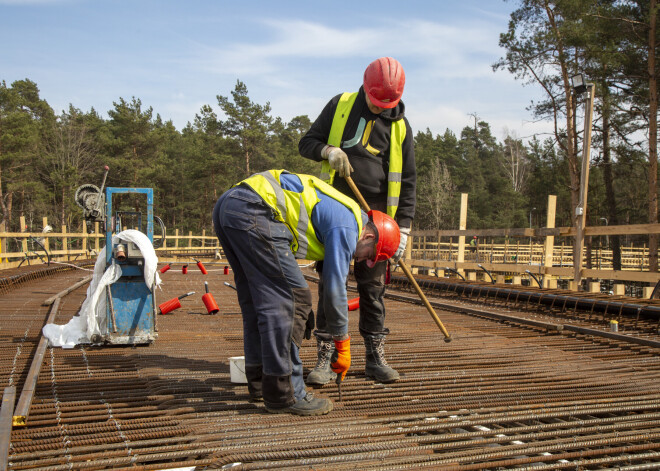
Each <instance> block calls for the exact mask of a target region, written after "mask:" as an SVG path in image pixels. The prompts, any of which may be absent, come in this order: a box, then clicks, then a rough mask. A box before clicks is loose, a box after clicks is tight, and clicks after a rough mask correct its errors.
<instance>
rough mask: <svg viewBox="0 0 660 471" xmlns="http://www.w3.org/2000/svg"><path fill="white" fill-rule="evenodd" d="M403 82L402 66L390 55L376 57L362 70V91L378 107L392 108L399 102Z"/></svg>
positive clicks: (404, 75)
mask: <svg viewBox="0 0 660 471" xmlns="http://www.w3.org/2000/svg"><path fill="white" fill-rule="evenodd" d="M405 84H406V74H405V73H404V72H403V67H401V64H400V63H399V61H398V60H396V59H392V58H391V57H381V58H380V59H376V60H375V61H373V62H372V63H371V64H369V65H368V66H367V70H365V71H364V91H365V93H366V94H367V96H368V97H369V100H371V103H373V104H374V105H376V106H378V107H379V108H394V107H395V106H396V105H397V104H399V100H400V99H401V95H403V86H404V85H405Z"/></svg>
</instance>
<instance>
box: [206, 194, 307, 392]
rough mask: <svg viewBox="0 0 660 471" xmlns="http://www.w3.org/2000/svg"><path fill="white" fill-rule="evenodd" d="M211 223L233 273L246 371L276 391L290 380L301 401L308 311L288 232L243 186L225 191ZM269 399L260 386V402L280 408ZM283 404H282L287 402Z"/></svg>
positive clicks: (266, 206) (304, 286) (258, 199)
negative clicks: (254, 370) (257, 370)
mask: <svg viewBox="0 0 660 471" xmlns="http://www.w3.org/2000/svg"><path fill="white" fill-rule="evenodd" d="M213 224H214V227H215V231H216V235H217V236H218V239H219V240H220V243H221V244H222V248H223V250H224V253H225V256H226V257H227V260H228V261H229V264H230V265H231V268H232V270H233V272H234V281H235V283H236V289H237V292H238V301H239V304H240V307H241V313H242V315H243V349H244V352H245V364H246V367H258V366H261V368H262V371H263V374H264V377H266V376H269V377H276V378H279V383H278V384H279V385H280V386H281V385H282V382H283V381H284V382H285V383H286V382H288V381H287V380H286V379H285V378H284V377H286V376H290V378H291V380H290V381H291V386H292V392H293V396H294V397H295V400H296V401H297V400H300V399H302V398H304V397H305V396H306V390H305V383H304V381H303V368H302V362H301V361H300V357H299V354H298V349H299V347H300V345H301V342H302V338H303V334H304V331H305V323H306V321H307V317H308V316H309V315H310V314H311V311H312V309H311V292H310V291H309V287H308V285H307V282H306V281H305V278H304V276H303V274H302V272H301V271H300V268H298V263H297V262H296V260H295V257H294V255H293V253H292V252H291V248H290V243H291V240H292V237H293V236H292V234H291V232H290V231H289V229H288V228H287V227H286V226H285V225H284V224H283V223H281V222H279V221H276V220H275V219H274V218H273V211H272V209H271V208H270V207H269V206H268V205H267V204H266V203H265V202H264V201H263V199H262V198H261V197H260V196H259V195H258V194H256V193H255V192H254V191H253V190H252V189H250V188H249V187H246V186H236V187H234V188H231V189H230V190H228V191H227V192H225V193H224V194H223V195H222V196H221V197H220V199H219V200H218V202H217V203H216V206H215V209H214V211H213ZM311 315H313V314H311ZM280 386H277V387H278V388H280ZM280 389H281V388H280ZM280 392H282V391H280ZM269 394H271V392H269V390H268V388H267V387H266V383H264V391H263V397H264V400H265V401H266V403H267V404H268V403H270V404H272V405H283V404H282V400H283V399H282V397H281V395H280V397H279V398H278V397H268V395H269ZM283 394H284V395H286V394H288V393H283ZM271 395H272V394H271ZM289 399H291V400H286V402H287V404H288V405H290V404H291V403H292V398H289Z"/></svg>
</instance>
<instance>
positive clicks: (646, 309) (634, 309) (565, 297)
mask: <svg viewBox="0 0 660 471" xmlns="http://www.w3.org/2000/svg"><path fill="white" fill-rule="evenodd" d="M445 269H447V268H445ZM392 278H393V279H394V280H395V281H398V282H405V279H404V278H403V277H397V276H393V277H392ZM422 285H423V286H425V287H428V288H430V289H437V290H443V291H453V292H455V293H456V294H458V295H467V296H469V295H471V294H472V293H473V292H474V290H475V289H479V293H480V295H481V296H485V297H491V298H501V299H517V300H518V301H519V302H527V303H536V304H542V305H544V306H562V305H564V307H565V309H578V310H586V311H590V312H591V311H593V312H598V313H604V312H621V314H624V315H629V316H637V315H640V316H649V317H653V318H655V319H660V305H655V304H642V303H636V302H627V301H622V300H621V299H618V298H617V299H612V300H610V299H603V298H596V297H590V296H588V295H587V294H586V293H585V294H583V295H569V294H566V292H565V291H559V292H553V291H550V290H543V291H529V290H524V289H514V288H504V287H502V285H499V286H490V285H484V284H473V283H460V282H455V281H454V282H452V281H449V280H448V281H444V280H424V281H423V282H422Z"/></svg>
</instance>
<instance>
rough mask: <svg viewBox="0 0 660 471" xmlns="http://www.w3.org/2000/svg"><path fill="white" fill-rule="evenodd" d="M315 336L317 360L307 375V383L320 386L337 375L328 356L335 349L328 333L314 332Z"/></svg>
mask: <svg viewBox="0 0 660 471" xmlns="http://www.w3.org/2000/svg"><path fill="white" fill-rule="evenodd" d="M314 335H315V336H316V350H317V355H318V358H317V361H316V366H315V367H314V369H313V370H312V371H310V372H309V374H308V375H307V381H306V383H307V384H313V385H318V386H322V385H324V384H327V383H329V382H330V381H332V380H334V379H335V378H336V377H337V373H335V372H334V371H332V369H331V368H330V357H331V356H332V353H333V352H334V351H335V343H334V342H333V341H332V336H331V335H330V334H324V333H319V332H314Z"/></svg>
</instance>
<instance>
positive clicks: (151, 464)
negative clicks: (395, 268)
mask: <svg viewBox="0 0 660 471" xmlns="http://www.w3.org/2000/svg"><path fill="white" fill-rule="evenodd" d="M89 268H91V267H89ZM207 268H208V274H207V275H204V274H202V273H201V272H200V271H199V270H196V269H194V268H190V270H189V271H188V273H187V274H183V273H182V271H181V269H180V267H179V268H177V267H176V266H174V267H173V268H172V269H171V270H170V271H168V272H166V273H164V274H162V278H163V284H162V290H159V291H158V292H157V299H158V301H159V302H164V301H165V300H168V299H170V298H173V297H176V296H179V295H181V294H182V293H186V292H190V291H195V292H196V293H197V294H196V295H194V296H189V297H187V298H184V299H182V300H181V304H182V306H181V308H179V309H177V310H175V311H173V312H171V313H170V314H167V315H159V316H158V323H157V330H158V338H157V340H156V341H155V342H154V343H152V344H151V345H148V346H137V347H126V346H111V347H90V346H84V345H83V346H78V347H76V348H73V349H61V348H51V347H48V348H46V350H45V354H44V355H43V362H42V366H41V371H40V374H39V376H38V379H36V383H35V385H36V386H35V388H34V397H33V398H32V401H31V406H30V408H29V415H28V416H27V418H26V423H25V425H24V426H14V427H13V428H12V427H11V426H10V427H9V429H8V428H7V425H6V421H5V422H3V423H0V450H2V449H3V447H4V448H5V449H6V450H7V453H6V454H7V456H6V457H2V458H3V460H4V467H3V468H2V469H12V470H22V469H39V470H49V471H58V470H62V471H64V470H74V469H80V470H95V469H131V470H152V469H153V470H156V469H169V468H185V469H198V470H200V469H229V468H231V469H299V470H310V469H316V470H353V471H355V470H390V469H392V470H394V469H443V470H477V469H489V470H495V469H511V468H515V469H534V470H545V469H581V470H583V469H585V470H586V469H618V470H642V469H643V470H647V469H660V388H659V386H660V348H658V347H657V346H655V345H656V343H657V342H658V340H660V335H657V332H656V333H655V334H653V333H652V332H651V333H648V332H647V333H646V336H645V338H646V339H647V342H646V344H644V342H642V343H641V344H640V343H639V342H637V343H635V342H629V341H626V339H625V338H624V337H625V335H626V332H627V331H626V329H625V326H626V325H627V324H626V322H624V321H622V322H621V323H620V324H619V325H620V326H621V332H620V333H621V335H620V336H619V337H612V336H610V337H607V336H599V335H590V334H588V333H585V332H588V331H570V330H567V329H553V328H548V325H557V322H556V321H555V323H554V324H552V323H551V322H550V321H548V320H547V317H546V316H547V315H549V314H550V313H549V312H547V311H548V310H547V308H543V309H544V311H539V312H535V313H532V314H531V315H529V314H528V316H527V319H528V320H530V321H529V322H521V323H518V322H515V321H511V320H510V319H509V318H508V317H505V316H504V315H502V316H500V317H499V318H497V317H492V316H491V317H488V316H480V315H478V312H476V310H477V309H478V305H477V304H476V303H475V302H474V300H473V301H470V302H469V303H467V302H463V304H461V302H459V304H458V307H457V308H455V309H447V310H442V309H438V311H437V313H438V315H439V317H440V318H441V319H442V321H443V323H444V325H445V326H446V328H447V330H448V331H449V332H450V333H451V336H452V339H453V340H452V342H450V343H446V342H444V341H443V335H442V334H441V332H440V330H439V329H438V327H437V326H436V324H435V323H434V322H433V320H432V319H431V317H430V316H429V313H428V312H427V310H426V308H425V307H424V306H421V305H418V304H415V303H413V302H410V300H409V299H406V296H408V297H409V295H408V294H405V293H404V295H405V296H401V297H400V298H399V299H400V300H393V299H389V298H388V299H387V302H386V307H387V312H388V314H387V325H388V327H389V328H390V330H391V334H390V335H389V336H388V338H387V343H386V354H387V359H388V361H389V363H390V365H391V366H393V367H394V368H395V369H396V370H397V371H399V373H400V374H401V379H400V380H399V381H397V382H395V383H392V384H379V383H375V382H374V381H371V380H368V379H366V378H365V376H364V346H363V344H362V342H361V341H360V335H359V332H358V327H357V322H358V313H357V311H355V312H351V313H350V315H349V317H350V326H349V331H350V334H351V335H352V338H353V342H352V345H351V347H352V352H351V353H352V361H353V363H352V366H351V369H350V371H349V373H348V375H347V377H346V380H345V381H344V383H343V385H342V401H341V402H339V401H338V391H337V386H336V385H335V384H334V382H333V383H330V384H328V385H326V386H323V387H321V388H318V389H311V388H309V389H310V390H311V391H313V392H314V393H315V394H318V395H321V396H324V397H328V398H330V399H331V400H332V401H333V402H334V410H333V411H332V412H331V413H330V414H328V415H325V416H320V417H311V418H305V417H296V416H292V415H285V414H282V415H279V414H278V415H272V414H269V413H267V412H266V411H265V410H264V408H263V405H262V404H254V403H251V402H249V401H248V392H247V387H246V386H245V385H244V384H237V383H232V382H231V378H230V365H229V363H230V362H229V358H230V357H235V356H240V355H242V354H243V346H242V322H241V315H240V309H239V307H238V303H237V299H236V292H235V291H234V290H233V289H232V288H231V287H228V286H226V285H225V284H224V283H225V282H229V283H233V277H232V275H231V272H229V274H228V275H227V274H224V270H223V267H222V266H219V265H216V266H207ZM48 270H49V272H48V273H42V272H43V271H44V268H43V267H42V268H39V267H38V266H36V267H35V266H32V267H27V268H25V270H23V271H22V272H21V271H20V270H14V271H12V272H11V273H9V272H8V273H0V276H4V277H5V279H11V280H12V282H8V283H5V285H2V284H0V368H1V371H2V373H1V375H0V385H1V386H3V387H5V388H6V387H8V386H14V387H15V388H16V398H17V399H18V397H19V396H20V395H21V392H22V390H23V389H24V386H25V385H26V383H27V382H29V380H30V378H29V377H28V376H29V370H30V366H31V362H32V360H33V357H34V354H35V352H36V350H37V345H38V343H39V341H40V333H41V328H42V327H43V325H44V323H45V322H46V319H47V318H48V316H49V314H50V311H51V308H52V304H51V305H44V302H45V301H46V300H48V299H49V298H52V297H53V296H55V295H57V294H58V293H61V292H62V291H63V290H65V289H67V288H68V287H70V286H72V285H74V284H75V283H76V282H79V281H80V280H81V279H83V278H85V277H86V276H88V275H89V274H90V273H88V272H84V271H82V269H73V268H70V267H69V268H61V269H60V268H57V269H54V268H53V269H48ZM309 275H310V276H313V274H312V273H311V272H310V273H309ZM205 281H207V282H208V284H209V289H210V292H211V293H213V295H214V297H215V299H216V301H217V303H218V305H219V309H220V312H219V313H217V314H215V315H210V314H208V312H207V310H206V308H205V306H204V304H203V303H202V300H201V295H202V294H203V293H204V282H205ZM310 286H311V289H312V292H313V293H314V298H315V300H316V286H315V285H314V284H313V282H310ZM85 295H86V286H85V285H83V286H81V287H79V288H77V289H75V290H73V291H72V292H71V293H69V294H67V295H66V296H63V297H62V298H61V302H60V303H59V306H58V312H57V314H56V319H55V323H57V324H65V323H66V322H67V321H68V320H69V319H70V318H71V317H72V316H74V315H75V314H76V313H77V311H78V309H79V307H80V305H81V304H82V301H83V300H84V298H85ZM349 295H350V293H349ZM431 298H432V297H431V296H430V299H431ZM461 306H463V307H461ZM517 307H518V306H515V305H504V304H498V305H492V306H490V307H488V309H489V310H491V311H493V310H499V311H501V312H507V313H508V314H507V315H511V316H513V315H515V310H516V308H517ZM520 307H522V306H520ZM569 314H570V315H571V316H577V313H576V312H575V313H569ZM561 322H562V323H567V322H569V321H568V320H566V319H564V320H562V321H561ZM631 323H632V321H631ZM631 331H632V328H631ZM301 357H302V360H303V364H304V367H305V374H307V372H308V371H309V370H310V369H311V368H312V367H313V366H314V364H315V361H316V348H315V342H313V341H306V342H305V344H304V346H303V348H302V349H301ZM6 390H7V389H5V391H6ZM7 407H10V406H8V405H7V403H6V401H4V400H3V406H2V408H3V410H2V413H1V414H0V420H2V417H3V416H4V417H6V416H7V413H6V408H7Z"/></svg>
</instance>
